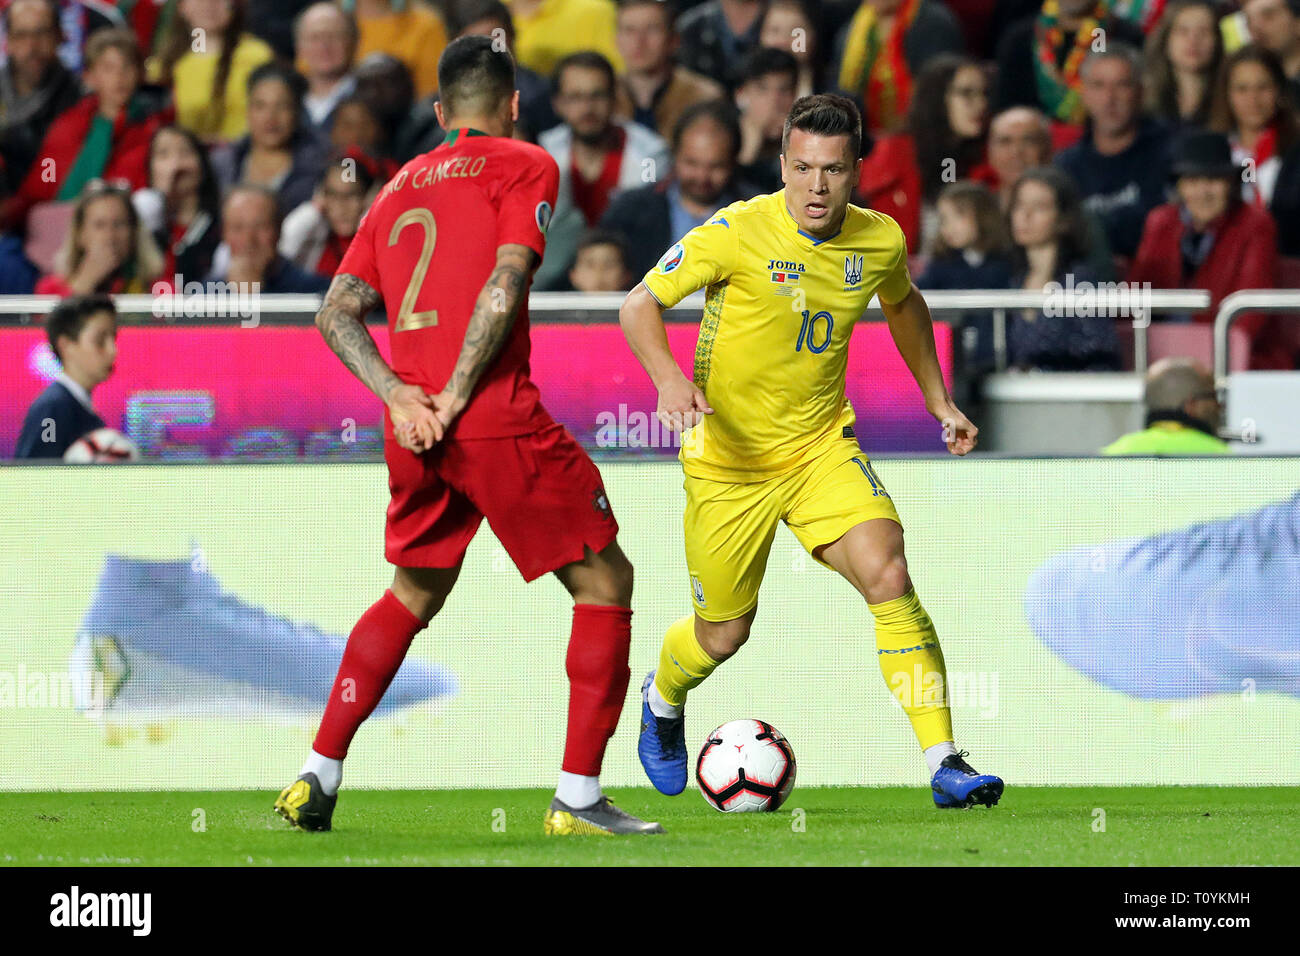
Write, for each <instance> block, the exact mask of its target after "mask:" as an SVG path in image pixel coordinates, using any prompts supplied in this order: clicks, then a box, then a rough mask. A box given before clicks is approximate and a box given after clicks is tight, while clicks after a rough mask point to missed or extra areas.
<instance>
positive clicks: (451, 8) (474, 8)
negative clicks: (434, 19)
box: [447, 0, 515, 46]
mask: <svg viewBox="0 0 1300 956" xmlns="http://www.w3.org/2000/svg"><path fill="white" fill-rule="evenodd" d="M480 20H496V21H497V22H498V23H500V24H501V25H502V27H504V28H505V31H506V41H507V42H509V43H510V44H511V45H512V46H513V45H514V41H515V21H514V17H513V16H511V14H510V8H509V7H507V6H506V5H505V4H504V3H502V2H501V0H457V2H455V3H450V4H448V5H447V26H448V27H449V28H450V30H451V34H452V36H459V35H460V34H461V33H463V32H465V28H466V27H467V26H469V25H470V24H471V23H478V22H479V21H480Z"/></svg>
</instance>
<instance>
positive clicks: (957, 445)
mask: <svg viewBox="0 0 1300 956" xmlns="http://www.w3.org/2000/svg"><path fill="white" fill-rule="evenodd" d="M930 414H931V415H933V416H934V417H935V418H937V419H938V420H939V424H940V425H942V426H943V440H944V444H946V445H947V446H948V450H949V451H950V452H952V453H953V454H954V455H964V454H966V453H967V452H968V451H971V450H972V449H973V448H974V447H975V445H976V442H977V438H978V436H979V433H980V430H979V429H978V428H976V427H975V426H974V424H972V422H971V420H970V419H969V418H967V417H966V416H965V415H963V414H962V413H961V409H959V408H958V407H957V406H956V405H954V404H952V402H948V403H947V404H945V405H943V406H941V407H939V408H937V409H931V410H930Z"/></svg>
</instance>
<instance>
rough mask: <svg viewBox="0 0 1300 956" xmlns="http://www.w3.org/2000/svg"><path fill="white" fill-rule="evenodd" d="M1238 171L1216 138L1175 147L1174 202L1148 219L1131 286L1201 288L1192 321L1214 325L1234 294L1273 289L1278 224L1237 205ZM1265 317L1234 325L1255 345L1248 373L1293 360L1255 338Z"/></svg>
mask: <svg viewBox="0 0 1300 956" xmlns="http://www.w3.org/2000/svg"><path fill="white" fill-rule="evenodd" d="M1241 176H1242V170H1241V168H1239V167H1238V166H1237V165H1236V164H1234V163H1233V161H1232V150H1231V147H1230V146H1229V145H1228V139H1227V137H1226V136H1224V135H1223V134H1222V133H1213V132H1208V131H1205V130H1193V131H1190V132H1188V133H1186V134H1184V135H1183V137H1182V138H1181V139H1179V141H1178V142H1177V143H1176V144H1175V146H1174V152H1173V161H1172V163H1171V178H1172V180H1173V185H1174V191H1175V196H1174V200H1173V201H1172V202H1168V203H1165V204H1164V205H1162V206H1157V207H1156V208H1155V209H1153V210H1151V213H1150V215H1148V216H1147V220H1146V226H1145V228H1144V230H1143V232H1142V243H1141V245H1140V246H1139V247H1138V253H1137V256H1136V258H1135V259H1134V260H1133V264H1132V266H1131V267H1130V268H1129V274H1128V281H1129V282H1149V283H1150V284H1151V285H1152V286H1154V287H1155V288H1157V289H1207V290H1209V293H1210V307H1209V309H1207V310H1206V311H1205V312H1202V313H1200V314H1198V315H1196V316H1194V318H1195V320H1196V321H1198V322H1213V321H1214V313H1215V310H1217V309H1218V307H1219V303H1220V302H1221V301H1222V300H1223V298H1224V296H1226V295H1228V294H1229V293H1232V292H1236V291H1238V290H1240V289H1271V288H1274V286H1275V282H1276V272H1277V226H1276V224H1275V223H1274V222H1273V217H1272V216H1270V215H1269V214H1268V212H1266V211H1265V210H1263V209H1257V208H1256V207H1255V206H1253V205H1248V204H1245V203H1243V202H1242V201H1241ZM1266 321H1267V316H1264V315H1253V316H1252V315H1247V316H1242V317H1241V318H1240V319H1239V320H1238V322H1237V324H1238V327H1240V328H1243V329H1244V330H1245V331H1246V332H1247V333H1248V334H1250V335H1251V336H1252V338H1253V339H1254V348H1253V352H1252V359H1251V367H1252V368H1290V367H1291V363H1292V358H1291V357H1290V356H1287V355H1285V354H1284V350H1283V351H1281V352H1279V350H1277V349H1274V348H1273V347H1272V346H1270V345H1269V343H1267V342H1265V341H1264V340H1263V338H1262V337H1260V336H1257V335H1256V333H1258V332H1260V330H1261V328H1262V326H1264V324H1265V323H1266Z"/></svg>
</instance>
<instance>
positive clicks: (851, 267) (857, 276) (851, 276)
mask: <svg viewBox="0 0 1300 956" xmlns="http://www.w3.org/2000/svg"><path fill="white" fill-rule="evenodd" d="M861 283H862V256H854V255H848V256H845V257H844V284H845V285H846V286H854V285H860V284H861Z"/></svg>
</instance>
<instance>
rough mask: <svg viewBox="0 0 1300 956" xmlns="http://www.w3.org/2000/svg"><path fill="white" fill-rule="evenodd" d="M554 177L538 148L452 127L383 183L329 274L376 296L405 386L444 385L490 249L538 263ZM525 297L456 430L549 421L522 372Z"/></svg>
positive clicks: (492, 260) (500, 432) (491, 257)
mask: <svg viewBox="0 0 1300 956" xmlns="http://www.w3.org/2000/svg"><path fill="white" fill-rule="evenodd" d="M559 179H560V172H559V168H558V167H557V166H556V165H555V160H553V159H552V158H551V157H550V155H549V154H548V153H547V152H546V151H545V150H544V149H542V148H541V147H539V146H534V145H532V144H531V143H525V142H521V141H519V140H515V139H507V138H503V137H498V136H487V135H485V134H483V133H480V132H478V131H477V130H465V129H460V130H451V131H449V132H448V134H447V139H446V140H445V141H444V142H443V143H442V144H441V145H439V146H438V147H436V148H435V149H433V150H430V151H429V152H427V153H425V154H423V155H422V156H417V157H416V158H415V159H413V160H411V161H410V162H409V163H407V164H406V165H405V166H403V167H402V168H401V169H400V170H399V171H398V173H397V175H396V176H394V177H393V178H392V179H391V180H389V182H388V184H387V185H385V186H384V188H383V190H382V191H381V192H380V193H379V196H378V198H377V199H376V200H375V202H374V204H373V205H372V206H371V207H370V211H369V212H367V213H366V216H365V218H364V219H363V220H362V222H361V226H360V228H359V229H358V230H357V234H356V236H355V238H353V240H352V244H351V245H350V246H349V247H348V251H347V254H346V255H344V257H343V262H342V264H340V266H339V268H338V271H339V272H340V273H347V274H349V275H354V276H356V277H357V278H359V279H361V280H363V281H364V282H365V283H366V284H368V285H369V286H370V287H371V288H373V289H375V290H376V291H378V292H379V293H380V295H382V296H383V300H384V305H385V308H386V310H387V312H388V331H389V334H390V341H391V343H392V357H391V361H392V366H393V371H394V372H396V373H397V375H398V376H399V377H400V378H401V379H402V380H403V381H404V382H407V383H410V384H414V385H420V386H422V387H423V388H424V389H425V390H426V391H429V392H438V391H441V390H442V388H443V386H445V385H446V384H447V379H449V378H450V377H451V373H452V370H453V369H454V368H455V367H456V359H457V358H459V356H460V350H461V346H462V344H463V343H464V341H465V331H466V329H467V328H468V326H469V319H470V316H471V315H472V314H473V312H474V303H475V302H476V301H477V299H478V296H479V293H480V292H481V291H482V290H483V284H484V283H485V282H487V279H488V276H490V275H491V274H492V270H493V269H494V268H495V266H496V254H497V247H498V246H502V245H505V244H507V243H518V244H519V245H523V246H528V247H529V248H530V249H532V250H533V251H534V252H536V253H537V256H538V259H539V260H540V259H541V256H542V252H543V250H544V249H545V246H546V235H545V233H546V227H547V225H548V224H549V223H550V218H551V212H552V211H553V210H554V209H555V194H556V190H557V189H558V187H559ZM528 284H529V286H531V285H532V278H531V276H530V277H529V280H528ZM524 295H525V298H524V302H523V304H521V305H520V307H519V313H518V314H517V315H516V316H515V321H514V325H513V326H512V328H511V329H510V333H509V335H508V336H507V337H506V340H505V343H504V344H503V345H502V347H501V351H500V352H498V353H497V356H496V358H495V359H494V360H493V361H492V364H491V365H489V366H488V367H487V368H486V369H485V370H484V372H483V374H482V376H481V377H480V378H479V380H478V384H477V385H475V387H474V392H473V394H472V395H471V396H470V399H469V403H468V404H467V405H466V406H465V410H464V411H463V412H461V414H460V417H459V418H458V419H457V420H456V422H455V424H454V425H453V427H452V433H453V434H454V435H455V436H456V437H459V438H500V437H505V436H509V435H521V434H525V433H527V432H532V431H536V430H538V429H539V428H544V427H546V426H547V425H549V424H551V423H552V419H551V416H550V415H549V414H548V413H547V411H546V409H544V408H543V407H542V403H541V396H540V393H539V392H538V390H537V386H536V385H534V384H533V382H532V381H531V380H530V379H529V377H528V356H529V348H530V343H529V338H528V307H527V290H525V294H524Z"/></svg>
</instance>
